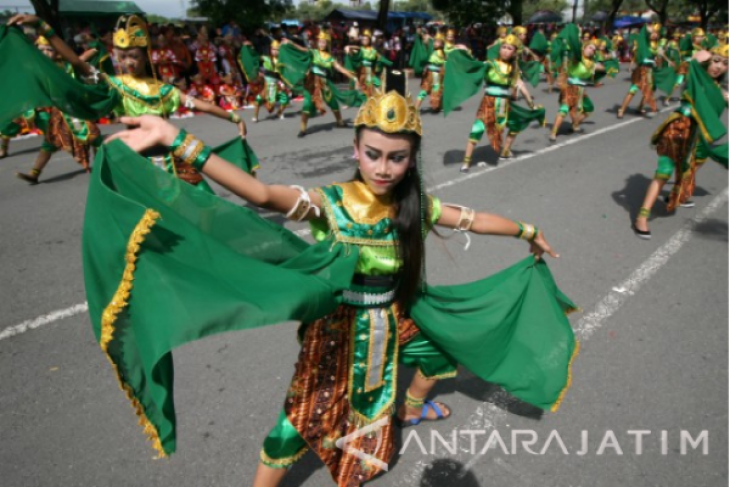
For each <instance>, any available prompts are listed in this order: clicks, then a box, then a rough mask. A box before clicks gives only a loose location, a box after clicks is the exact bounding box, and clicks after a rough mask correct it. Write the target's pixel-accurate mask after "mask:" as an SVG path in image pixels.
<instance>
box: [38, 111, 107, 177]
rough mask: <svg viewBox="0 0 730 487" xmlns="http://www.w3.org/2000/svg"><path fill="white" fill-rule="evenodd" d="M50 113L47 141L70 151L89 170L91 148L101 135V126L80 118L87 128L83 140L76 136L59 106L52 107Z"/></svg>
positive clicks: (81, 123)
mask: <svg viewBox="0 0 730 487" xmlns="http://www.w3.org/2000/svg"><path fill="white" fill-rule="evenodd" d="M49 113H50V118H49V121H48V129H47V130H46V134H45V137H46V142H47V143H48V144H50V145H52V146H53V147H56V148H58V149H63V150H65V151H66V152H68V153H70V154H71V156H73V158H74V159H75V160H76V162H78V163H79V164H81V166H82V167H83V168H84V169H86V170H88V169H89V165H90V164H89V162H90V161H89V158H90V156H89V152H90V148H91V146H92V145H93V144H94V143H95V142H96V140H97V139H98V138H99V136H100V135H101V132H100V131H99V127H98V126H97V125H96V124H95V123H94V122H89V121H83V120H78V123H79V124H80V125H83V126H85V129H86V130H87V136H86V140H81V139H79V138H78V137H76V136H74V133H73V128H72V127H69V122H68V121H67V120H66V118H65V117H64V116H63V114H62V113H61V111H60V110H59V109H58V108H50V109H49ZM79 129H81V127H79Z"/></svg>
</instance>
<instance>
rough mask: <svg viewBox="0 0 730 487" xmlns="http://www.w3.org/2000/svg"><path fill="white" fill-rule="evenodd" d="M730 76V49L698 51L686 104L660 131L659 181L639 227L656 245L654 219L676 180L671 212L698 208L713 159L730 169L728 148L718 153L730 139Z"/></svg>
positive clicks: (636, 223) (649, 192)
mask: <svg viewBox="0 0 730 487" xmlns="http://www.w3.org/2000/svg"><path fill="white" fill-rule="evenodd" d="M727 71H728V46H727V45H724V46H718V47H716V48H714V49H713V50H712V52H708V51H698V52H697V53H695V55H694V59H693V60H691V61H690V63H689V69H688V77H687V84H686V86H685V90H684V92H683V93H682V103H681V105H680V106H679V108H677V110H676V111H675V112H674V113H672V114H671V115H670V116H669V117H668V118H667V119H666V120H665V121H664V122H663V123H662V124H661V125H660V126H659V128H658V129H657V130H656V132H655V133H654V135H653V136H652V139H651V142H652V145H654V146H655V147H656V151H657V154H658V155H659V160H658V165H657V170H656V173H655V174H654V179H653V180H652V182H651V183H649V188H647V191H646V196H645V197H644V201H643V204H642V205H641V208H640V209H639V213H638V215H637V217H636V220H635V221H634V225H633V229H634V233H636V235H637V236H638V237H640V238H643V239H650V238H651V231H650V230H649V217H650V216H651V209H652V207H653V206H654V203H655V202H656V200H657V198H658V197H659V193H660V192H661V189H662V187H664V185H665V184H666V183H667V181H669V179H670V178H671V177H672V174H674V178H675V183H674V187H673V188H672V191H671V193H670V194H669V197H668V198H667V210H668V211H674V210H675V209H676V208H677V206H683V207H692V206H694V203H693V202H692V201H691V199H690V198H691V197H692V193H693V192H694V189H695V179H696V173H697V170H698V169H699V167H701V165H702V164H703V163H704V162H705V161H706V160H707V158H708V157H711V158H712V159H714V160H715V161H717V162H719V163H721V164H722V165H724V166H725V167H726V168H727V164H728V144H727V143H725V144H724V145H720V146H717V147H713V146H712V144H715V143H716V141H717V140H718V139H721V138H722V137H724V136H725V134H726V133H727V129H726V128H725V126H724V124H723V123H722V120H721V118H720V117H721V116H722V113H723V112H724V111H725V108H726V107H727V103H728V94H727V92H726V91H724V90H723V89H722V88H721V86H720V81H721V80H722V79H723V77H724V76H725V74H727Z"/></svg>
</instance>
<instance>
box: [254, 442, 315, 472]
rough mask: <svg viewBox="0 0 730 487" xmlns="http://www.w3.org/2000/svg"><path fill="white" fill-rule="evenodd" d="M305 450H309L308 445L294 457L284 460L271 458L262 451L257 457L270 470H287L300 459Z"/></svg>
mask: <svg viewBox="0 0 730 487" xmlns="http://www.w3.org/2000/svg"><path fill="white" fill-rule="evenodd" d="M307 450H309V445H307V446H303V447H302V449H301V450H299V451H298V452H296V453H295V454H294V455H292V456H290V457H286V458H271V457H270V456H268V455H267V454H266V452H265V451H264V449H263V448H262V449H261V454H260V455H259V458H260V459H261V463H263V464H264V465H266V466H268V467H271V468H287V467H290V466H292V465H293V464H294V463H295V462H296V461H297V460H299V459H300V458H302V457H303V456H304V454H305V453H307Z"/></svg>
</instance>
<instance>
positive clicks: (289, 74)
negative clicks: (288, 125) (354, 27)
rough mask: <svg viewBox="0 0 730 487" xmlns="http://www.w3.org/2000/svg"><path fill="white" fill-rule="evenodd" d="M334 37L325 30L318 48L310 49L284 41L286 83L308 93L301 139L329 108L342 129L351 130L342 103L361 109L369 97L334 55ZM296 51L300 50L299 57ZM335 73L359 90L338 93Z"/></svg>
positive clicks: (283, 61) (320, 34)
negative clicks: (313, 118) (343, 112)
mask: <svg viewBox="0 0 730 487" xmlns="http://www.w3.org/2000/svg"><path fill="white" fill-rule="evenodd" d="M330 42H332V37H331V36H330V34H329V33H327V32H325V31H324V30H322V31H320V33H319V35H318V36H317V49H307V48H306V47H302V46H299V45H298V44H295V43H293V42H290V41H289V39H283V40H282V44H283V45H282V49H281V59H280V61H281V63H282V64H284V65H286V66H287V70H286V71H284V73H283V79H284V81H285V82H286V83H287V84H288V85H289V86H291V87H292V89H294V90H297V91H304V104H303V105H302V120H301V124H300V127H299V134H297V137H300V138H301V137H304V136H306V135H307V123H308V121H309V119H310V118H311V117H313V116H315V115H316V114H317V113H319V114H320V115H324V114H325V113H326V111H327V110H326V107H329V108H330V110H332V113H333V114H334V116H335V120H336V121H337V127H338V128H347V124H346V123H345V121H344V120H343V119H342V112H341V111H340V104H341V103H342V104H344V105H347V106H360V105H361V104H362V103H363V102H364V100H365V96H364V95H363V94H362V93H359V92H357V91H356V90H359V89H360V82H359V81H358V79H357V77H356V76H355V74H354V73H351V72H350V71H348V70H346V69H345V68H343V67H342V66H341V65H340V63H339V62H337V60H336V59H335V57H334V56H333V55H332V53H331V52H330ZM293 50H297V51H300V52H301V53H302V55H301V56H297V55H296V54H295V53H294V52H292V51H293ZM333 71H339V72H340V73H342V74H343V75H345V76H346V77H347V78H348V79H350V81H353V82H354V83H355V90H348V91H341V90H338V89H337V87H336V86H335V84H334V82H333V75H334V73H333Z"/></svg>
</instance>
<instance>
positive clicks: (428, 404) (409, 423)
mask: <svg viewBox="0 0 730 487" xmlns="http://www.w3.org/2000/svg"><path fill="white" fill-rule="evenodd" d="M429 408H431V409H433V412H435V413H436V418H435V419H428V410H429ZM450 416H451V411H449V415H448V416H444V413H443V411H441V408H440V407H438V405H437V404H436V403H435V402H433V401H429V400H426V401H423V408H421V417H420V418H413V419H409V420H408V421H405V420H402V419H400V418H399V417H397V416H396V418H395V419H396V421H395V423H396V425H397V426H399V427H401V428H403V427H404V426H416V425H419V424H421V421H423V420H426V421H441V420H444V419H447V418H449V417H450Z"/></svg>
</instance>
